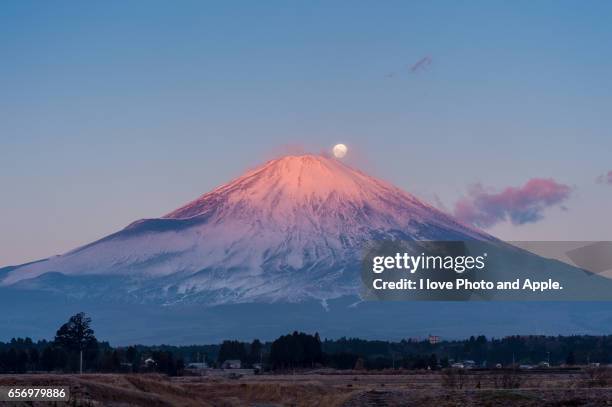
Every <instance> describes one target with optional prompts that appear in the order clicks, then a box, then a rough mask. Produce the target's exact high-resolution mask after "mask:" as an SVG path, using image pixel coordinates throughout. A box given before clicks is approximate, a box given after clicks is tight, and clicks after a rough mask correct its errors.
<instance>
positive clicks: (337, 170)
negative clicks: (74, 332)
mask: <svg viewBox="0 0 612 407" xmlns="http://www.w3.org/2000/svg"><path fill="white" fill-rule="evenodd" d="M381 238H398V239H425V240H461V239H489V238H490V236H488V235H486V234H484V233H482V232H479V231H477V230H474V229H472V228H470V227H467V226H465V225H462V224H461V223H459V222H457V221H456V220H454V219H453V218H451V217H450V216H448V215H446V214H444V213H442V212H440V211H438V210H437V209H435V208H433V207H432V206H430V205H427V204H425V203H423V202H421V201H419V200H418V199H417V198H415V197H413V196H412V195H410V194H408V193H406V192H403V191H401V190H400V189H398V188H396V187H394V186H392V185H390V184H388V183H386V182H383V181H381V180H378V179H376V178H373V177H370V176H368V175H365V174H363V173H361V172H359V171H357V170H355V169H352V168H350V167H348V166H346V165H345V164H343V163H341V162H339V161H337V160H335V159H331V158H327V157H323V156H317V155H302V156H286V157H282V158H279V159H276V160H272V161H269V162H268V163H266V164H264V165H263V166H261V167H259V168H257V169H255V170H252V171H250V172H248V173H246V174H245V175H243V176H242V177H240V178H238V179H236V180H234V181H232V182H230V183H228V184H225V185H223V186H220V187H218V188H216V189H214V190H213V191H211V192H209V193H207V194H204V195H202V196H201V197H200V198H198V199H196V200H194V201H193V202H190V203H189V204H187V205H185V206H183V207H181V208H179V209H177V210H175V211H173V212H171V213H169V214H167V215H166V216H163V217H162V218H158V219H144V220H140V221H137V222H134V223H132V224H131V225H129V226H127V227H126V228H125V229H123V230H121V231H119V232H117V233H115V234H112V235H110V236H108V237H106V238H103V239H101V240H99V241H97V242H94V243H91V244H89V245H87V246H83V247H81V248H78V249H75V250H73V251H71V252H68V253H66V254H64V255H61V256H56V257H52V258H49V259H46V260H43V261H40V262H36V263H30V264H26V265H23V266H17V267H12V268H10V269H8V268H6V269H4V272H3V270H2V269H0V285H2V286H13V285H14V286H20V287H28V288H40V289H56V290H61V289H66V287H70V289H71V290H74V293H73V295H86V294H85V292H81V293H79V287H80V285H79V284H80V283H79V281H81V280H84V279H87V278H94V277H95V278H96V279H97V280H96V281H99V280H100V279H102V281H114V283H108V284H100V283H95V284H89V285H88V288H87V290H88V291H87V295H96V294H97V295H101V296H109V295H114V296H128V297H129V298H131V299H132V300H137V301H147V300H155V301H161V302H165V303H174V302H185V301H196V302H204V303H208V304H221V303H232V302H257V301H262V302H275V301H291V302H297V301H301V300H305V299H308V298H311V299H318V300H327V299H331V298H337V297H341V296H343V295H355V294H356V293H357V289H358V286H359V262H360V260H361V250H362V248H363V247H364V245H365V244H366V243H367V242H369V241H372V240H375V239H381ZM66 279H68V280H69V282H67V281H66ZM105 279H106V280H105ZM58 287H59V288H58ZM62 287H63V288H62ZM92 287H94V289H93V290H92ZM100 287H103V288H100ZM96 290H98V292H97V293H96Z"/></svg>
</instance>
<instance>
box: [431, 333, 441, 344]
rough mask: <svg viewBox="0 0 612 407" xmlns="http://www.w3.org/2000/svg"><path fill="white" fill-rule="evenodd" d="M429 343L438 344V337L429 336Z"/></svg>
mask: <svg viewBox="0 0 612 407" xmlns="http://www.w3.org/2000/svg"><path fill="white" fill-rule="evenodd" d="M429 343H430V344H432V345H435V344H437V343H440V337H439V336H437V335H429Z"/></svg>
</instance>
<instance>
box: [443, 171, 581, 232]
mask: <svg viewBox="0 0 612 407" xmlns="http://www.w3.org/2000/svg"><path fill="white" fill-rule="evenodd" d="M571 190H572V189H571V188H570V187H569V186H567V185H564V184H560V183H558V182H556V181H555V180H553V179H552V178H548V179H545V178H532V179H530V180H529V181H527V183H526V184H525V185H523V186H522V187H507V188H506V189H504V190H503V191H501V192H495V191H492V190H491V189H488V188H484V187H483V186H482V185H481V184H476V185H474V186H472V187H471V188H470V190H469V191H468V195H467V196H466V197H464V198H462V199H460V200H459V201H457V203H455V208H454V214H455V217H457V218H458V219H460V220H462V221H464V222H466V223H470V224H473V225H476V226H479V227H483V228H487V227H490V226H493V225H494V224H496V223H498V222H503V221H505V220H508V219H509V220H510V221H511V222H512V223H513V224H515V225H523V224H525V223H533V222H537V221H539V220H541V219H542V218H543V217H544V215H543V212H544V210H545V209H546V208H549V207H552V206H555V205H560V204H561V203H562V202H563V201H565V200H566V199H567V198H568V197H569V195H570V193H571Z"/></svg>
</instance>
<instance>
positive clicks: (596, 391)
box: [0, 371, 612, 407]
mask: <svg viewBox="0 0 612 407" xmlns="http://www.w3.org/2000/svg"><path fill="white" fill-rule="evenodd" d="M592 379H593V377H588V375H587V374H585V372H581V371H564V372H563V371H549V372H546V371H540V372H519V373H509V372H493V371H473V372H467V373H466V374H465V375H461V376H460V377H459V376H452V375H447V374H444V373H440V372H409V371H406V372H398V371H395V372H393V374H389V372H382V373H381V372H378V373H362V372H348V373H347V372H333V371H319V372H311V373H299V374H283V375H258V376H255V375H244V376H242V377H240V378H230V377H228V372H224V373H222V372H219V371H217V372H210V373H209V374H207V375H205V376H202V377H196V376H188V377H177V378H168V377H166V376H161V375H155V374H147V375H136V374H134V375H129V374H125V375H124V374H84V375H82V376H79V375H59V374H58V375H53V374H40V375H4V376H0V386H12V385H15V386H26V385H47V386H53V385H57V386H60V385H64V386H65V385H68V386H70V388H71V392H72V397H71V398H72V399H71V402H70V403H68V405H72V406H146V407H154V406H257V407H272V406H326V407H327V406H331V407H361V406H419V407H427V406H465V405H470V406H508V405H512V406H605V405H611V406H612V383H610V381H609V378H608V377H606V378H605V380H603V381H602V380H596V381H593V380H592ZM504 386H505V387H510V386H512V387H514V388H503V387H504ZM516 386H518V388H516ZM7 404H8V403H7ZM49 404H50V403H33V404H32V403H27V404H26V403H22V404H21V405H24V406H25V405H28V406H48V405H49ZM62 404H63V403H57V405H58V406H60V405H62ZM10 405H19V404H18V403H11V404H10Z"/></svg>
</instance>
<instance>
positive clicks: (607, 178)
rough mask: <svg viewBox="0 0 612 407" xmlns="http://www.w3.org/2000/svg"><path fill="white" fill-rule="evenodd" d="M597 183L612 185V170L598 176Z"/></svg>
mask: <svg viewBox="0 0 612 407" xmlns="http://www.w3.org/2000/svg"><path fill="white" fill-rule="evenodd" d="M597 183H598V184H608V185H612V170H610V171H608V173H607V174H602V175H600V176H599V177H597Z"/></svg>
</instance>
